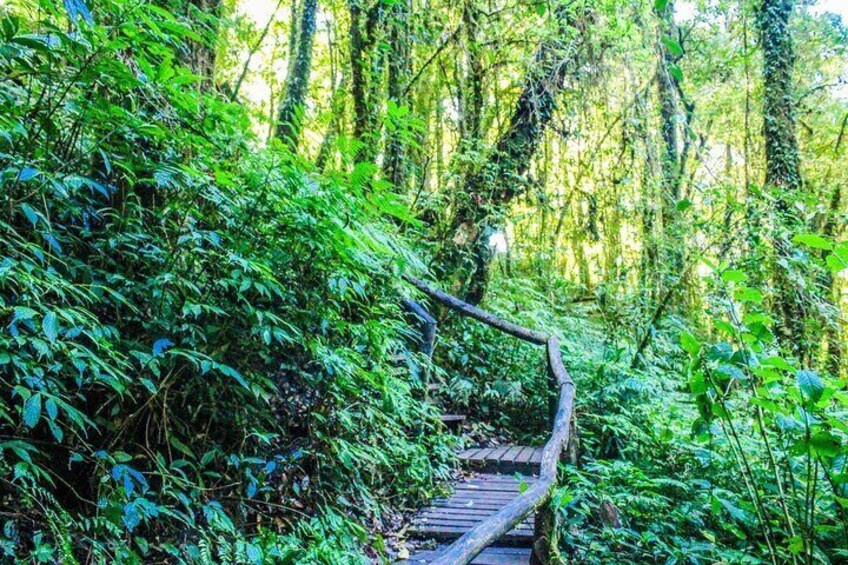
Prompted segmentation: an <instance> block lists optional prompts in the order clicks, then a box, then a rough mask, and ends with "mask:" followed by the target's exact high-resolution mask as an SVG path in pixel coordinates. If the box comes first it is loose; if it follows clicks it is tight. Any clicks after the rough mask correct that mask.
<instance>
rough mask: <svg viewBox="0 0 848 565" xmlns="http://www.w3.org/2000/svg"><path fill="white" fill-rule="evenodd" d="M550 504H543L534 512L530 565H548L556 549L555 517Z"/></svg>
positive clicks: (548, 502) (549, 502)
mask: <svg viewBox="0 0 848 565" xmlns="http://www.w3.org/2000/svg"><path fill="white" fill-rule="evenodd" d="M554 512H555V510H554V508H553V504H552V502H551V501H550V500H549V501H547V502H545V503H544V504H543V505H542V506H540V507H539V509H538V510H537V511H536V517H535V520H534V525H533V553H532V554H531V555H530V565H549V564H550V563H551V557H552V554H553V552H554V549H555V547H556V543H557V540H556V516H555V514H554Z"/></svg>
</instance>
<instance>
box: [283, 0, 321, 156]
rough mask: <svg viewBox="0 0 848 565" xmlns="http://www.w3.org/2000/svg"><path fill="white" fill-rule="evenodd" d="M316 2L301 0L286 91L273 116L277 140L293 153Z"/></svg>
mask: <svg viewBox="0 0 848 565" xmlns="http://www.w3.org/2000/svg"><path fill="white" fill-rule="evenodd" d="M317 11H318V0H303V6H302V7H301V13H300V25H299V26H298V37H297V51H296V53H295V54H294V60H293V63H292V65H290V67H289V68H290V72H289V76H288V81H287V83H286V92H285V95H284V97H283V102H282V104H281V105H280V112H279V114H277V138H278V139H280V140H281V141H282V142H283V143H285V144H286V145H287V146H288V148H289V149H291V150H292V151H296V150H297V144H298V140H299V138H300V132H301V130H302V128H303V110H304V104H305V102H306V92H307V90H308V88H309V74H310V71H311V69H312V43H313V40H314V38H315V27H316V26H315V16H316V13H317Z"/></svg>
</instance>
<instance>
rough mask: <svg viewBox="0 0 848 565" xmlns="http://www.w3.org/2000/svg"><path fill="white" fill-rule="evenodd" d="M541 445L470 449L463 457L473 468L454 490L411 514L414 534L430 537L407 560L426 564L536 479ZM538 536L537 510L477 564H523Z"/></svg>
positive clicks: (507, 534) (501, 539)
mask: <svg viewBox="0 0 848 565" xmlns="http://www.w3.org/2000/svg"><path fill="white" fill-rule="evenodd" d="M541 456H542V449H541V448H538V447H528V446H504V447H496V448H475V449H467V450H465V451H463V452H462V453H460V454H459V459H460V461H461V462H462V463H463V465H464V466H465V467H466V469H468V470H470V471H472V473H471V474H470V475H469V476H468V477H466V478H465V479H464V480H462V481H460V482H458V483H457V484H456V485H454V490H453V492H452V493H451V495H450V496H448V497H446V498H439V499H435V500H433V501H431V503H430V505H429V506H427V507H425V508H422V509H421V510H420V511H419V512H418V514H417V515H416V516H415V518H414V520H413V525H412V529H411V530H410V533H411V535H412V536H413V537H414V538H417V539H421V540H432V543H431V544H429V545H430V546H432V545H435V547H431V548H430V549H426V550H422V551H419V552H417V553H415V554H414V555H412V557H410V558H409V559H407V560H405V561H401V562H400V563H403V564H405V565H423V564H425V563H430V562H431V561H432V560H434V559H436V558H438V557H439V556H440V555H441V554H442V553H443V552H444V551H445V550H446V548H447V545H446V544H448V543H450V542H452V541H454V540H456V539H458V538H459V537H461V536H462V535H463V534H465V533H467V532H468V531H470V530H471V529H472V528H474V527H475V526H477V525H479V524H480V523H481V522H483V521H484V520H485V519H487V518H489V517H491V516H492V515H494V514H495V513H496V512H498V511H499V510H500V509H502V508H503V507H504V506H505V505H506V504H508V503H510V502H511V501H513V500H515V498H516V497H517V496H518V495H519V494H520V493H521V492H524V491H525V490H527V489H528V488H530V487H531V486H533V485H534V484H535V483H536V481H537V480H538V473H539V463H540V461H541ZM533 539H534V516H532V515H531V516H528V517H527V518H525V519H524V520H523V521H522V522H521V523H519V524H518V525H517V526H516V527H515V528H513V529H512V530H510V531H509V532H507V533H506V534H505V535H504V536H503V537H501V538H500V540H498V545H497V546H494V547H489V548H487V549H486V550H485V551H484V552H483V553H481V554H480V555H478V556H477V557H476V558H475V560H474V561H472V563H474V564H476V565H522V564H529V563H530V554H531V546H532V543H533Z"/></svg>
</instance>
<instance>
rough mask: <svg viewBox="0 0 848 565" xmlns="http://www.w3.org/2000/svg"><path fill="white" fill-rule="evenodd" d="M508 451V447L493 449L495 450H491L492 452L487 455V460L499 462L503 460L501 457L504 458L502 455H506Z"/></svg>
mask: <svg viewBox="0 0 848 565" xmlns="http://www.w3.org/2000/svg"><path fill="white" fill-rule="evenodd" d="M508 450H509V447H498V448H495V449H494V450H493V451H492V452H491V453H490V454H489V457H488V459H492V460H494V461H498V462H500V460H501V459H502V458H503V456H504V453H506V452H507V451H508Z"/></svg>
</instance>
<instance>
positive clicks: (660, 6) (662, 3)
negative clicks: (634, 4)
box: [654, 0, 668, 13]
mask: <svg viewBox="0 0 848 565" xmlns="http://www.w3.org/2000/svg"><path fill="white" fill-rule="evenodd" d="M666 6H668V0H654V10H656V11H657V12H660V13H662V12H663V11H664V10H665V7H666Z"/></svg>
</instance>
